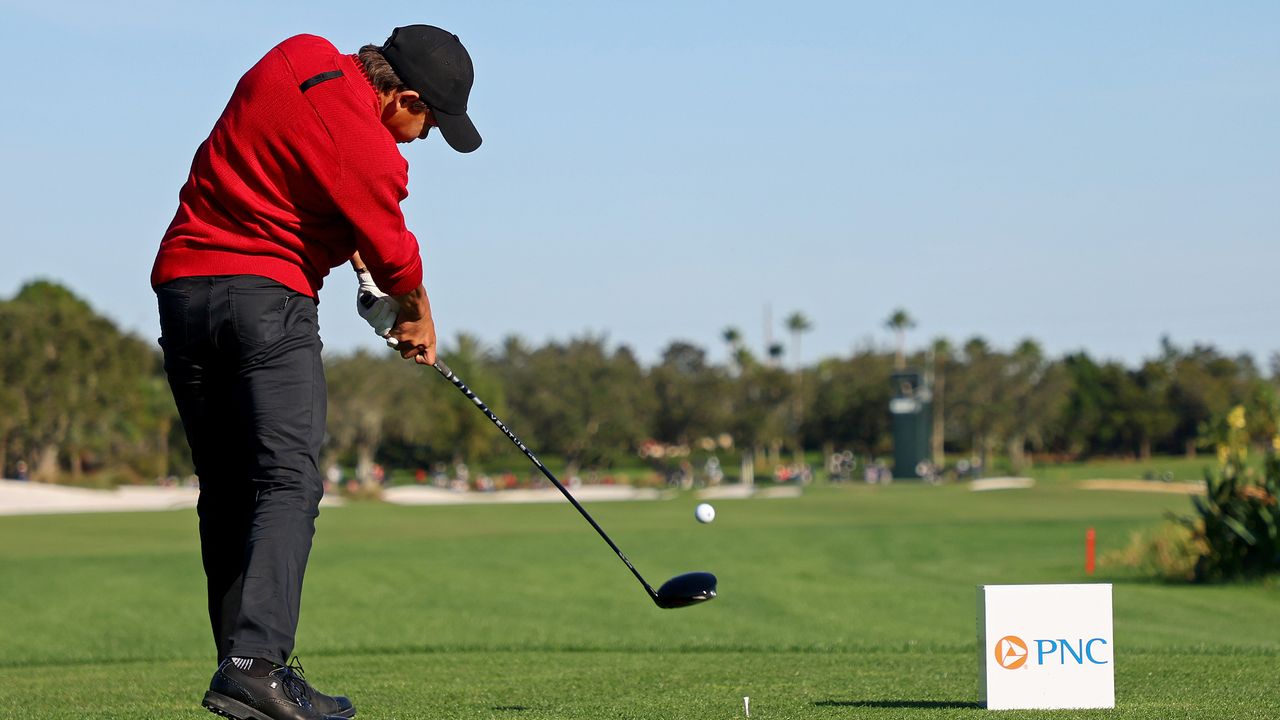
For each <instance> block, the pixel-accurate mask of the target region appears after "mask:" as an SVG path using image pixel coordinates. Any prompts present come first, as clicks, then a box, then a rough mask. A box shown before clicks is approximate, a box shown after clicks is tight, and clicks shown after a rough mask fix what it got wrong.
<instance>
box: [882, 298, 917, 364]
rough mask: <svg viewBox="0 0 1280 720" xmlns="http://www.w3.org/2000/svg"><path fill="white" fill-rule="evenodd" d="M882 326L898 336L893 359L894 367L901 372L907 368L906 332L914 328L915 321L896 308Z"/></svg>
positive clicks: (904, 311) (902, 310)
mask: <svg viewBox="0 0 1280 720" xmlns="http://www.w3.org/2000/svg"><path fill="white" fill-rule="evenodd" d="M884 326H885V327H887V328H889V329H890V330H892V331H893V332H894V333H895V334H897V336H898V354H897V356H896V357H895V359H894V367H895V368H897V369H898V370H901V369H903V368H905V367H906V366H907V331H908V330H910V329H911V328H913V327H915V326H916V321H915V320H914V319H913V318H912V317H911V316H910V315H908V314H907V311H906V310H904V309H902V308H898V309H897V310H894V311H893V314H892V315H890V316H889V319H888V320H885V321H884Z"/></svg>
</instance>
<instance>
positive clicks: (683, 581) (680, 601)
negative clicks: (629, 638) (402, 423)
mask: <svg viewBox="0 0 1280 720" xmlns="http://www.w3.org/2000/svg"><path fill="white" fill-rule="evenodd" d="M434 367H435V369H436V370H438V371H439V372H440V374H441V375H443V376H444V377H445V379H446V380H448V381H449V382H451V383H453V386H454V387H456V388H458V389H459V390H461V391H462V394H463V395H466V396H467V399H468V400H470V401H471V402H473V403H475V404H476V407H478V408H480V410H481V411H482V412H483V413H484V414H485V417H488V418H489V420H490V422H492V423H493V424H494V425H497V426H498V429H499V430H501V431H502V432H503V434H505V435H506V436H507V439H508V440H510V441H511V442H513V443H515V445H516V447H518V448H520V450H521V451H522V452H524V454H525V457H527V458H529V459H530V460H531V461H533V464H534V465H536V466H537V468H538V469H539V470H541V471H542V474H543V475H545V476H547V479H548V480H550V481H551V483H552V484H553V485H555V486H556V488H557V489H558V490H559V491H560V492H561V494H563V495H564V496H565V498H566V499H567V500H568V501H569V502H570V503H573V506H574V507H575V508H577V509H578V512H580V513H582V517H584V518H586V519H587V522H589V523H591V527H593V528H595V529H596V532H598V533H600V537H602V538H604V541H605V542H607V543H609V547H611V548H613V551H614V552H615V553H617V555H618V558H619V559H621V560H622V562H623V563H625V564H626V566H627V569H628V570H630V571H631V574H632V575H635V576H636V579H637V580H639V581H640V584H641V585H643V586H644V589H645V592H647V593H649V597H650V598H652V599H653V602H654V604H656V605H657V606H658V607H660V608H664V609H670V608H678V607H686V606H688V605H696V604H698V603H701V602H706V601H707V600H713V599H715V596H716V576H715V575H712V574H711V573H708V572H691V573H685V574H683V575H677V576H675V577H673V578H671V579H670V580H668V581H666V582H665V583H663V584H662V587H660V588H658V589H657V590H656V591H655V590H654V589H653V587H652V586H650V585H649V583H647V582H645V580H644V577H642V576H641V575H640V571H639V570H636V566H635V565H632V564H631V561H630V560H628V559H627V556H626V555H624V554H623V553H622V550H620V549H618V546H617V545H615V544H614V542H613V540H611V539H610V538H609V535H608V534H606V533H605V531H604V530H603V529H602V528H601V527H600V525H599V524H598V523H597V522H596V521H595V519H594V518H592V517H591V515H590V514H588V513H587V511H586V510H585V509H584V508H583V507H582V505H580V504H578V501H577V500H576V499H574V497H573V495H570V494H569V491H568V490H567V489H565V486H564V485H561V484H560V481H559V480H557V479H556V477H555V475H552V474H551V471H550V470H548V469H547V466H546V465H543V464H542V462H541V461H540V460H538V457H537V456H536V455H534V454H533V452H532V451H531V450H529V448H527V447H525V444H524V443H523V442H521V441H520V438H518V437H516V434H515V433H513V432H511V429H510V428H508V427H507V426H506V425H505V424H504V423H503V422H502V421H501V420H499V419H498V416H497V415H494V414H493V411H492V410H490V409H489V407H488V406H487V405H485V404H484V403H483V402H481V400H480V398H478V397H476V394H475V393H474V392H472V391H471V388H469V387H467V385H466V383H464V382H462V379H461V378H459V377H458V376H457V375H455V374H454V372H453V371H452V370H450V369H449V366H448V365H446V364H445V363H444V361H443V360H439V359H437V360H436V363H435V365H434Z"/></svg>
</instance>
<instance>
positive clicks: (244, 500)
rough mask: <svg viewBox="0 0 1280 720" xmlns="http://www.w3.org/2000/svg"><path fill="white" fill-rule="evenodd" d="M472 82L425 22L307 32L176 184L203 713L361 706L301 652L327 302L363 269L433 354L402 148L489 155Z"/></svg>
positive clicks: (173, 364)
mask: <svg viewBox="0 0 1280 720" xmlns="http://www.w3.org/2000/svg"><path fill="white" fill-rule="evenodd" d="M472 80H473V71H472V65H471V58H470V56H469V55H468V54H467V51H466V49H465V48H463V46H462V44H461V43H460V42H459V40H458V38H457V36H455V35H453V34H451V33H449V32H447V31H445V30H441V29H440V28H437V27H432V26H429V25H409V26H406V27H400V28H396V29H395V31H394V32H393V33H392V34H391V37H390V38H389V39H388V40H387V42H386V43H384V44H383V45H381V46H376V45H368V46H365V47H363V48H361V49H360V51H359V52H358V53H357V54H355V55H348V54H343V53H341V52H339V51H338V50H337V49H336V48H334V46H333V45H332V44H330V43H329V42H328V41H327V40H325V39H323V38H320V37H316V36H313V35H299V36H296V37H292V38H289V39H288V40H285V41H284V42H282V43H280V44H279V45H277V46H276V47H274V48H272V49H271V51H270V52H268V53H267V55H266V56H265V57H263V58H262V59H261V60H260V61H258V63H257V64H256V65H254V66H253V67H252V68H250V69H249V71H248V72H247V73H245V75H244V77H242V78H241V79H240V82H239V84H238V85H237V86H236V89H235V91H234V93H233V94H232V95H231V100H230V101H229V102H228V103H227V107H226V109H225V110H224V111H223V113H222V116H221V117H219V118H218V121H217V123H216V124H215V125H214V127H213V131H212V132H211V133H210V135H209V137H208V139H206V140H205V141H204V142H203V143H202V144H201V145H200V147H199V149H198V150H197V151H196V155H195V159H194V161H193V162H192V164H191V173H190V176H189V177H188V178H187V181H186V184H185V185H183V187H182V190H181V192H180V193H179V196H178V211H177V214H176V215H175V216H174V218H173V222H172V224H170V225H169V229H168V230H167V231H166V232H165V234H164V238H163V240H162V241H161V243H160V249H159V253H158V254H157V256H156V261H155V266H154V267H153V269H152V273H151V284H152V287H153V288H154V289H155V292H156V295H157V297H158V303H159V309H160V326H161V338H160V345H161V347H162V348H163V350H164V366H165V373H166V374H167V376H168V379H169V386H170V388H171V389H172V390H173V397H174V400H175V401H176V403H177V406H178V412H179V414H180V415H181V417H182V424H183V427H184V429H185V431H186V435H187V441H188V443H189V444H190V445H191V454H192V458H193V459H194V461H195V468H196V474H197V475H198V476H199V478H200V500H199V503H198V505H197V514H198V515H199V518H200V547H201V555H202V559H203V563H204V570H205V575H206V577H207V578H208V592H209V619H210V621H211V623H212V627H213V637H214V642H215V644H216V647H217V653H218V667H217V671H216V672H215V673H214V676H213V681H212V682H211V683H210V686H209V691H208V692H207V693H206V695H205V697H204V703H203V704H204V706H205V707H206V708H208V709H209V710H212V711H214V712H216V713H218V714H221V715H225V716H228V717H232V718H259V719H260V718H264V717H266V718H281V719H288V720H304V719H312V718H330V717H352V716H354V715H355V708H354V707H352V704H351V702H350V701H349V700H348V699H347V698H345V697H340V696H339V697H330V696H328V695H325V694H323V693H320V692H318V691H316V690H315V689H313V688H311V686H310V685H308V683H307V682H306V680H304V679H303V677H302V672H301V666H300V664H298V663H297V662H296V661H294V662H292V663H288V658H289V657H290V656H291V655H292V653H293V646H294V637H295V633H296V631H297V625H298V610H299V606H300V600H301V596H302V579H303V572H304V570H305V569H306V566H307V556H308V555H309V554H310V551H311V539H312V535H313V534H314V531H315V518H316V516H317V514H318V509H317V508H318V506H319V503H320V497H321V495H322V493H323V485H322V481H321V476H320V472H319V469H318V457H317V456H318V454H319V452H320V446H321V443H322V441H323V439H324V435H325V379H324V370H323V366H322V364H321V359H320V348H321V343H320V335H319V332H318V331H319V328H318V326H317V316H316V302H317V294H318V293H319V291H320V286H321V284H322V283H323V282H324V278H325V276H326V275H327V274H328V273H329V270H330V268H333V267H336V266H338V265H340V264H342V263H344V262H347V261H348V260H350V261H351V262H352V264H353V265H354V266H355V267H356V269H357V271H359V272H361V276H360V278H361V282H360V286H361V290H360V293H361V296H362V297H363V298H364V302H358V303H357V309H358V311H359V312H360V314H361V315H362V317H364V318H365V319H366V320H367V321H368V322H369V323H370V325H372V326H373V327H374V329H375V330H376V331H378V333H379V334H381V335H384V336H387V337H389V338H391V341H392V342H394V343H395V344H396V345H397V348H398V350H399V351H400V354H401V355H402V356H403V357H405V358H407V359H413V360H414V361H416V362H418V363H422V364H431V363H434V362H435V356H436V331H435V324H434V321H433V320H432V317H431V306H430V303H429V302H428V300H427V292H426V290H425V288H424V287H423V284H422V260H421V258H420V256H419V251H418V241H417V239H416V238H415V237H414V235H413V233H411V232H409V230H408V229H407V228H406V227H405V221H404V216H403V214H402V213H401V211H400V202H401V201H402V200H404V198H405V197H406V196H407V194H408V192H407V189H406V188H407V184H408V165H407V163H406V162H405V160H404V158H403V157H402V156H401V155H400V152H399V150H398V148H397V147H396V143H408V142H412V141H414V140H418V139H422V138H425V137H427V134H428V132H429V131H430V130H431V128H433V127H437V128H439V131H440V134H441V135H443V136H444V139H445V141H446V142H448V143H449V145H450V146H452V147H453V148H454V149H455V150H457V151H459V152H471V151H472V150H475V149H476V148H477V147H479V146H480V136H479V134H478V133H477V132H476V129H475V126H474V125H472V124H471V120H470V119H469V118H468V117H467V98H468V95H469V94H470V92H471V84H472ZM370 296H372V299H370ZM286 663H288V664H286Z"/></svg>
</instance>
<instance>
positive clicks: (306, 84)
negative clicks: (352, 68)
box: [298, 70, 342, 92]
mask: <svg viewBox="0 0 1280 720" xmlns="http://www.w3.org/2000/svg"><path fill="white" fill-rule="evenodd" d="M340 77H342V71H341V70H331V71H329V72H322V73H320V74H319V75H316V76H315V77H311V78H307V79H306V80H303V81H302V84H301V85H299V86H298V89H299V90H301V91H302V92H306V91H308V90H310V89H311V88H313V87H315V86H317V85H319V84H320V83H322V82H324V81H326V80H333V79H334V78H340Z"/></svg>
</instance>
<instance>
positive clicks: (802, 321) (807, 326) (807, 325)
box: [786, 310, 813, 371]
mask: <svg viewBox="0 0 1280 720" xmlns="http://www.w3.org/2000/svg"><path fill="white" fill-rule="evenodd" d="M786 322H787V330H789V331H791V353H792V355H793V356H794V357H795V364H796V370H797V371H798V370H800V336H801V335H802V334H804V333H806V332H808V331H810V330H812V329H813V323H811V322H809V318H807V317H805V316H804V313H802V312H800V311H798V310H797V311H796V312H793V313H791V314H790V315H789V316H787V321H786Z"/></svg>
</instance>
